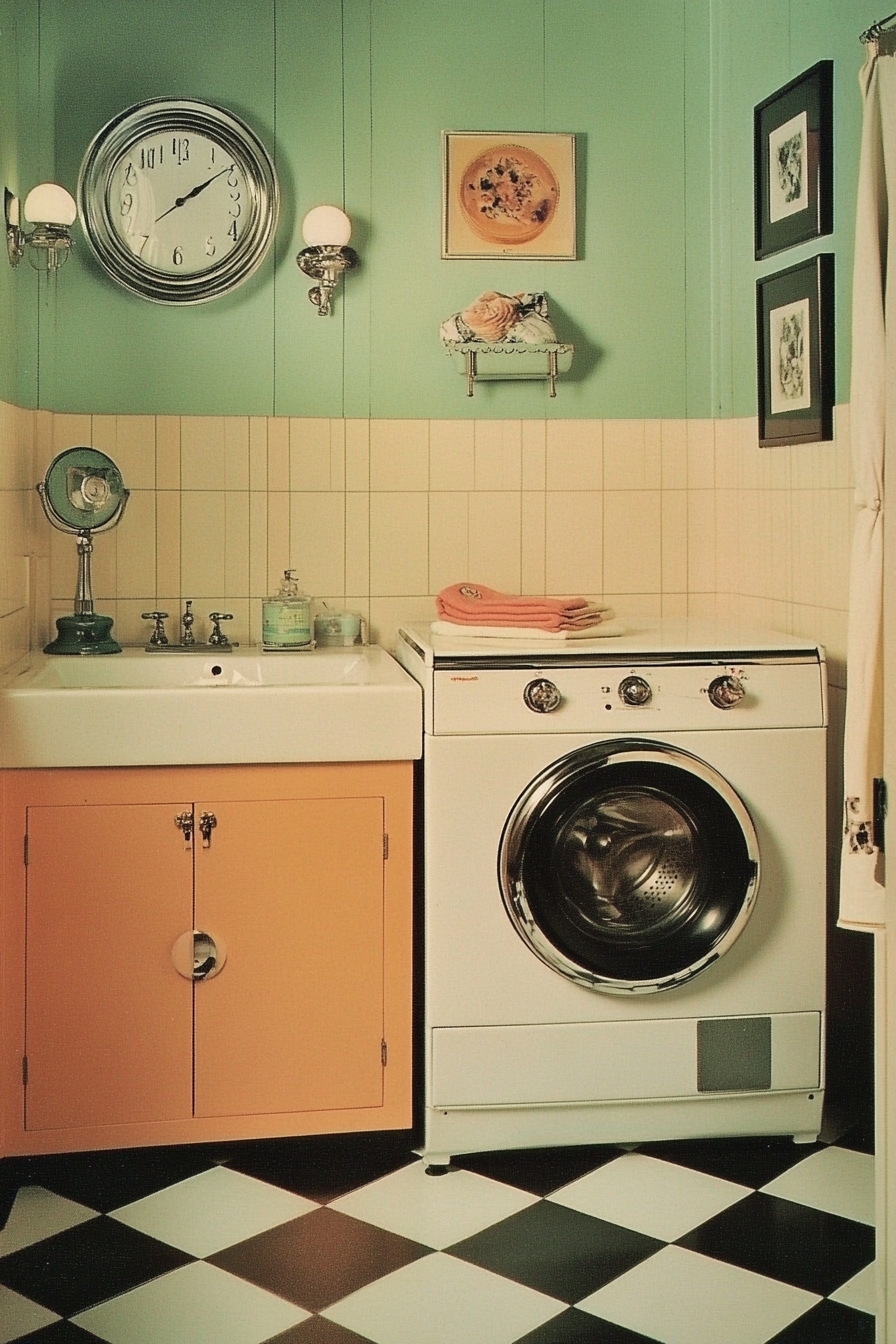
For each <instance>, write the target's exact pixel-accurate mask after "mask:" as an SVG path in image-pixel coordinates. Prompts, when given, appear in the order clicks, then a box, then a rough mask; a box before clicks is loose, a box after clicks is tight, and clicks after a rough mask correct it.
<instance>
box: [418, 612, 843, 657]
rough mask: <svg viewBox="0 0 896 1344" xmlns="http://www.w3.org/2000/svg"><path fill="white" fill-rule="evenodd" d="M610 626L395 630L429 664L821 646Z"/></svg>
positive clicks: (651, 622) (687, 629)
mask: <svg viewBox="0 0 896 1344" xmlns="http://www.w3.org/2000/svg"><path fill="white" fill-rule="evenodd" d="M608 628H612V629H614V630H617V631H618V632H619V633H616V634H609V633H607V634H605V635H602V636H599V637H598V638H596V639H582V638H574V639H550V638H545V637H544V636H539V635H533V637H532V638H531V639H496V638H490V637H486V636H481V635H480V636H477V635H475V634H473V633H472V631H468V630H465V629H463V627H460V626H459V627H458V632H457V634H456V635H454V634H452V635H450V636H448V635H442V634H434V633H433V632H432V631H431V630H430V629H429V627H428V626H407V627H403V628H402V629H401V630H400V631H399V640H401V639H405V640H406V641H407V642H409V643H410V644H411V645H412V646H414V645H416V646H417V652H418V654H419V655H420V656H421V657H422V658H423V660H424V661H425V663H426V664H428V665H438V664H439V663H440V662H443V661H444V662H448V661H451V662H453V661H454V660H457V659H489V660H491V659H495V660H496V661H500V660H502V659H508V660H510V659H513V658H521V657H524V658H526V659H530V658H532V659H537V658H545V659H547V658H549V659H550V661H551V662H554V660H555V659H556V658H558V657H559V658H576V659H578V660H580V661H587V662H591V663H600V662H603V661H605V660H606V661H607V662H616V661H618V660H619V659H622V660H624V661H627V660H629V659H633V660H635V661H637V662H644V661H646V660H649V659H650V658H651V657H653V656H656V657H659V658H660V659H662V660H663V661H665V660H666V659H668V658H674V657H675V656H676V655H682V656H683V657H685V658H693V657H694V656H695V655H696V656H698V657H699V656H701V655H705V656H706V657H708V658H711V659H719V658H720V659H722V660H723V661H727V660H731V659H736V660H737V661H743V660H744V659H747V658H749V657H750V655H756V656H757V657H759V658H773V657H774V656H775V655H776V654H777V655H782V654H783V655H785V656H792V655H797V656H799V655H803V656H804V657H805V656H808V657H814V658H816V659H823V657H824V654H823V651H822V650H821V649H820V647H819V645H818V644H816V643H815V642H814V641H813V640H811V639H801V638H798V637H796V636H793V635H786V634H782V633H781V632H780V631H776V630H763V629H753V628H750V627H748V626H742V625H738V624H735V623H730V624H728V623H722V622H717V621H709V620H703V619H697V618H669V617H660V616H635V617H632V618H630V619H622V620H614V621H612V622H609V625H608ZM408 637H409V638H408Z"/></svg>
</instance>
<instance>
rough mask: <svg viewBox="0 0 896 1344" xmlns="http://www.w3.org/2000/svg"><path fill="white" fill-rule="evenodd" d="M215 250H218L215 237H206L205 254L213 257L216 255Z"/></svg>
mask: <svg viewBox="0 0 896 1344" xmlns="http://www.w3.org/2000/svg"><path fill="white" fill-rule="evenodd" d="M215 251H216V248H215V240H214V238H212V237H208V238H206V240H205V255H206V256H207V257H213V256H214V255H215Z"/></svg>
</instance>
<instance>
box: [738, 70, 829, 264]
mask: <svg viewBox="0 0 896 1344" xmlns="http://www.w3.org/2000/svg"><path fill="white" fill-rule="evenodd" d="M833 88H834V62H833V61H819V62H818V64H817V65H813V66H812V67H811V69H809V70H806V71H804V72H803V74H801V75H798V76H797V78H796V79H792V80H791V81H790V83H789V84H785V85H784V87H783V88H781V89H778V90H777V92H776V93H773V94H772V95H771V96H770V97H769V98H766V99H764V101H763V102H761V103H759V104H758V105H757V106H756V108H755V109H754V112H753V190H754V212H755V245H756V259H757V261H761V260H762V258H763V257H770V256H772V255H773V254H774V253H775V252H781V251H783V249H784V248H786V247H793V246H794V245H795V244H796V243H804V242H807V241H808V240H809V239H812V238H820V237H822V236H823V235H824V234H826V233H831V232H832V230H833V227H834V192H833V171H832V169H833V129H834V100H833Z"/></svg>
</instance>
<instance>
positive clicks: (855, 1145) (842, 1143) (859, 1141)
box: [837, 1118, 874, 1153]
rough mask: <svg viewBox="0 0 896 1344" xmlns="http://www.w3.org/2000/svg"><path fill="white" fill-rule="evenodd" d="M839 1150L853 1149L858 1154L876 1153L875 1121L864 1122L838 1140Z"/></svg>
mask: <svg viewBox="0 0 896 1344" xmlns="http://www.w3.org/2000/svg"><path fill="white" fill-rule="evenodd" d="M837 1147H838V1148H851V1149H852V1150H853V1151H854V1152H856V1153H873V1152H874V1119H873V1118H871V1119H868V1120H865V1121H863V1122H862V1123H861V1124H859V1125H855V1126H854V1127H853V1128H852V1129H849V1130H847V1131H846V1133H845V1134H844V1135H843V1136H842V1137H841V1138H839V1139H838V1140H837Z"/></svg>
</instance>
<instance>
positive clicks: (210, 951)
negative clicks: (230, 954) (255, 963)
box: [171, 929, 227, 980]
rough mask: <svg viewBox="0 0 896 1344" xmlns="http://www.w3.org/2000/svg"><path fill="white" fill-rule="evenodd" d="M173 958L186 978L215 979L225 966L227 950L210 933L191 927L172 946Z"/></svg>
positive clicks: (176, 966)
mask: <svg viewBox="0 0 896 1344" xmlns="http://www.w3.org/2000/svg"><path fill="white" fill-rule="evenodd" d="M171 960H172V961H173V963H174V969H175V970H176V971H177V973H178V975H182V976H183V977H184V979H185V980H213V979H214V978H215V976H216V975H218V974H219V973H220V972H221V970H222V969H223V967H224V963H225V961H226V960H227V951H226V949H225V947H224V944H223V943H222V942H221V941H220V940H219V941H218V942H215V939H214V938H213V937H212V936H211V934H210V933H203V932H202V930H201V929H191V930H189V931H188V932H187V933H182V934H181V936H180V937H179V938H178V940H177V942H176V943H175V944H174V946H173V947H172V949H171Z"/></svg>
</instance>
